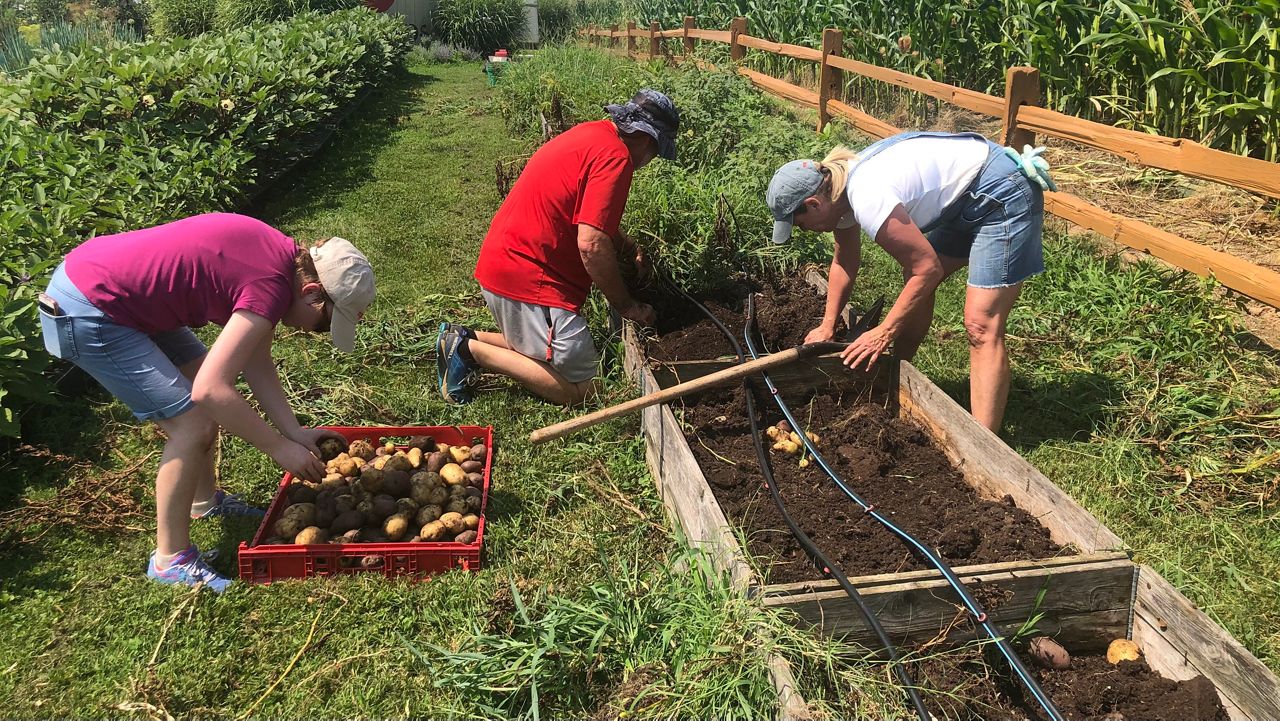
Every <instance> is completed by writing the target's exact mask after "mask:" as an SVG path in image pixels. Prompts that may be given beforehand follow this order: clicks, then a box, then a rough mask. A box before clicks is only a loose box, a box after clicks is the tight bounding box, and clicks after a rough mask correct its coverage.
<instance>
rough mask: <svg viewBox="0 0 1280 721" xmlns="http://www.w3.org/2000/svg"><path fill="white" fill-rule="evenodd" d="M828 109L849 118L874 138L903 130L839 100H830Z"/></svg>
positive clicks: (854, 124) (832, 112)
mask: <svg viewBox="0 0 1280 721" xmlns="http://www.w3.org/2000/svg"><path fill="white" fill-rule="evenodd" d="M827 111H828V112H830V113H831V114H832V115H838V116H840V117H842V118H844V119H845V120H848V121H849V123H850V124H851V125H853V127H855V128H857V129H858V130H859V131H861V132H863V133H866V134H867V135H870V136H871V137H873V138H887V137H889V136H890V135H897V134H898V133H900V132H902V130H900V129H899V128H895V127H894V126H892V125H890V124H888V123H886V122H884V121H883V120H880V119H879V118H877V117H875V116H874V115H868V114H867V113H864V112H862V111H861V110H858V109H857V108H855V107H853V106H851V105H846V104H845V103H842V102H840V101H839V100H828V101H827Z"/></svg>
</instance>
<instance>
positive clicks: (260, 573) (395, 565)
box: [239, 426, 493, 583]
mask: <svg viewBox="0 0 1280 721" xmlns="http://www.w3.org/2000/svg"><path fill="white" fill-rule="evenodd" d="M324 428H326V429H327V430H331V431H337V432H338V433H341V434H342V435H343V437H345V438H346V439H347V440H348V441H354V440H357V439H360V438H363V439H365V440H367V441H369V442H370V443H372V444H373V445H374V447H377V446H379V445H381V443H380V441H381V440H382V439H384V438H388V437H408V436H431V437H432V438H434V439H435V440H436V441H437V442H440V441H443V442H445V443H448V444H449V445H451V446H460V445H467V446H472V445H475V444H477V443H483V444H484V445H485V447H486V448H488V449H489V452H488V454H487V455H486V457H485V459H484V488H482V489H481V491H482V495H481V496H480V513H479V516H480V525H479V527H478V528H477V529H476V542H475V543H457V542H455V541H430V542H426V543H347V544H341V545H336V544H332V543H314V544H308V545H305V546H298V545H294V544H284V545H270V546H264V545H259V544H261V543H262V542H263V541H264V540H266V539H267V538H268V537H270V536H271V527H272V526H274V525H275V523H276V520H277V519H279V518H280V516H281V515H282V514H283V513H284V509H285V507H286V506H288V505H289V499H288V498H287V497H286V496H285V489H287V488H288V487H289V484H290V483H292V482H293V476H292V475H291V474H288V473H286V474H284V478H283V479H281V481H280V486H279V488H277V489H276V497H275V498H274V499H272V501H271V505H270V506H269V507H268V508H267V515H266V517H264V518H263V519H262V525H260V526H259V527H258V532H257V533H255V534H253V541H252V542H250V543H245V542H244V541H241V542H240V549H239V565H240V580H242V581H246V582H248V583H271V582H272V581H278V580H281V579H285V578H311V577H313V576H336V575H345V574H353V573H370V572H377V573H381V574H383V575H385V576H386V577H387V578H394V577H397V576H409V577H419V578H420V577H426V576H433V575H435V574H437V573H440V572H442V571H449V570H452V569H454V568H461V569H462V570H464V571H476V570H479V569H480V548H481V545H482V544H483V543H484V512H485V509H486V508H488V507H489V473H490V471H491V469H492V468H493V426H416V427H404V428H383V427H369V428H349V427H345V426H324ZM403 448H404V446H401V449H403ZM366 558H374V559H380V563H378V565H375V566H373V567H366V566H364V565H363V564H362V561H364V560H365V559H366Z"/></svg>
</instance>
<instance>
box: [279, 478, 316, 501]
mask: <svg viewBox="0 0 1280 721" xmlns="http://www.w3.org/2000/svg"><path fill="white" fill-rule="evenodd" d="M284 492H285V497H286V498H288V499H289V502H290V503H314V502H315V500H316V495H317V494H316V489H314V488H311V487H310V486H308V485H307V484H305V483H292V484H290V485H289V487H288V488H286V489H285V491H284Z"/></svg>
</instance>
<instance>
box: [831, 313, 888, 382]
mask: <svg viewBox="0 0 1280 721" xmlns="http://www.w3.org/2000/svg"><path fill="white" fill-rule="evenodd" d="M893 336H894V333H893V332H892V331H890V330H889V329H888V328H885V326H884V324H883V323H881V324H880V325H878V326H876V327H875V328H872V329H871V330H869V331H867V332H866V333H863V334H862V335H860V336H858V338H857V340H855V341H853V342H852V343H850V344H849V345H848V346H846V347H845V349H844V350H842V351H840V358H841V360H842V361H843V362H844V364H845V365H846V366H848V367H849V368H851V369H854V370H857V369H858V368H859V367H860V366H862V364H863V362H864V361H865V362H866V367H865V368H863V370H867V371H869V370H871V366H873V365H875V364H876V360H878V359H879V358H880V354H881V353H884V352H885V350H886V349H887V348H888V347H889V344H890V343H892V342H893Z"/></svg>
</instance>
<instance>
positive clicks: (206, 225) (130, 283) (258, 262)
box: [66, 213, 298, 335]
mask: <svg viewBox="0 0 1280 721" xmlns="http://www.w3.org/2000/svg"><path fill="white" fill-rule="evenodd" d="M297 253H298V244H297V243H295V242H293V239H292V238H289V237H288V236H286V235H285V234H284V233H281V232H280V231H278V230H276V229H275V228H272V227H271V226H269V225H267V224H266V223H264V222H262V221H260V220H255V219H253V218H249V217H246V216H243V215H234V214H231V213H209V214H207V215H196V216H192V217H190V218H184V219H182V220H178V221H175V222H172V223H166V224H165V225H158V226H156V227H154V228H144V229H142V230H131V231H129V232H127V233H117V234H115V235H102V236H99V237H97V238H91V239H89V240H87V241H85V242H84V243H82V244H80V245H79V246H77V247H76V248H75V249H74V250H72V251H71V252H70V253H68V254H67V258H66V271H67V277H68V278H70V279H71V282H72V283H73V284H75V286H76V288H78V289H79V290H80V292H81V293H84V295H85V297H86V298H88V299H89V302H90V303H92V304H93V305H94V307H96V308H97V309H98V310H100V311H102V312H103V313H106V314H107V317H108V318H110V319H111V320H112V321H114V322H116V323H118V324H120V325H123V326H126V327H129V328H134V329H137V330H140V331H142V332H143V333H146V334H147V335H155V334H157V333H161V332H164V331H169V330H175V329H177V328H181V327H183V326H187V327H190V328H198V327H200V326H202V325H205V324H207V323H216V324H217V325H226V324H227V321H228V320H230V318H231V314H232V313H234V312H235V311H237V310H247V311H250V312H253V313H255V314H257V315H260V316H262V317H263V318H266V319H267V320H269V321H271V322H272V323H279V322H280V319H281V318H283V317H284V314H285V312H286V311H288V310H289V306H290V305H291V304H292V303H293V280H294V265H293V259H294V256H295V255H297Z"/></svg>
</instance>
